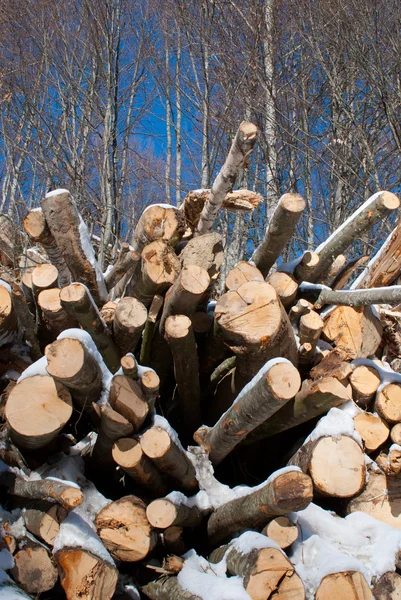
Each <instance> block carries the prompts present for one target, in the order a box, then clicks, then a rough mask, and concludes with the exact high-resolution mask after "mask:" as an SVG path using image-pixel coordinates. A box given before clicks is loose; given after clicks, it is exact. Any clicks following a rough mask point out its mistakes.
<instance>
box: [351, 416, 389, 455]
mask: <svg viewBox="0 0 401 600" xmlns="http://www.w3.org/2000/svg"><path fill="white" fill-rule="evenodd" d="M354 425H355V431H356V432H357V433H358V434H359V435H360V436H361V439H362V441H363V443H364V446H365V450H366V451H367V452H374V451H375V450H377V449H378V448H380V446H382V445H383V444H384V443H385V442H386V441H387V439H388V436H389V434H390V428H389V426H388V425H387V423H386V422H385V421H383V419H381V418H380V417H379V416H378V415H373V414H372V413H369V412H361V413H359V414H358V415H356V416H355V417H354Z"/></svg>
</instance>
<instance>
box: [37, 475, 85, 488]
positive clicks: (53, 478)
mask: <svg viewBox="0 0 401 600" xmlns="http://www.w3.org/2000/svg"><path fill="white" fill-rule="evenodd" d="M45 479H50V480H51V481H56V482H57V483H62V484H64V485H68V487H73V488H75V489H77V490H80V489H81V488H80V487H79V485H78V484H77V483H75V482H74V481H69V480H68V479H60V478H59V477H45Z"/></svg>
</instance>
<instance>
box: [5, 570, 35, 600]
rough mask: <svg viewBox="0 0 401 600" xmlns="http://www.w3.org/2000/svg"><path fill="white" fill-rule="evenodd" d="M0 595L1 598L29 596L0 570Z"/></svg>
mask: <svg viewBox="0 0 401 600" xmlns="http://www.w3.org/2000/svg"><path fill="white" fill-rule="evenodd" d="M0 597H1V600H29V599H30V598H31V596H28V595H27V594H25V592H23V591H22V590H21V589H20V588H18V587H17V586H16V585H15V584H14V582H13V581H12V579H10V577H9V576H8V575H7V574H6V573H5V572H4V571H0Z"/></svg>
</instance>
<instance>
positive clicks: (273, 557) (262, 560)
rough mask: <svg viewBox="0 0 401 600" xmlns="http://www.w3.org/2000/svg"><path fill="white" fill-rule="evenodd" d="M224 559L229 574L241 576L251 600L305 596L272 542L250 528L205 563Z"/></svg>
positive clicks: (293, 570)
mask: <svg viewBox="0 0 401 600" xmlns="http://www.w3.org/2000/svg"><path fill="white" fill-rule="evenodd" d="M222 559H224V561H225V564H226V565H227V570H228V572H229V573H230V574H231V575H238V576H239V577H242V579H243V586H244V588H245V590H246V592H247V593H248V594H249V596H250V598H251V599H252V600H268V599H269V598H272V599H273V598H275V597H276V596H277V597H278V598H283V599H285V598H293V599H294V600H304V599H305V588H304V585H303V583H302V580H301V578H300V577H299V575H297V573H296V572H295V568H294V566H293V565H292V564H291V562H290V561H289V560H288V558H287V557H286V555H285V554H284V552H282V550H280V549H279V548H278V547H277V546H276V544H275V543H274V542H272V541H271V540H269V539H267V538H266V537H265V536H263V535H261V534H260V533H256V532H254V531H247V532H245V533H243V534H242V535H241V536H239V537H238V538H236V539H235V540H233V541H232V542H231V543H230V544H229V545H228V546H222V547H220V548H217V549H216V550H214V551H213V552H212V554H211V555H210V557H209V562H211V563H218V562H220V561H221V560H222Z"/></svg>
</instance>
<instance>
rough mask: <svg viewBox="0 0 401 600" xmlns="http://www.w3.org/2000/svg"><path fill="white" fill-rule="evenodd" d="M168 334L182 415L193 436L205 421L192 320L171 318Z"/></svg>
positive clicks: (187, 428)
mask: <svg viewBox="0 0 401 600" xmlns="http://www.w3.org/2000/svg"><path fill="white" fill-rule="evenodd" d="M165 331H166V338H167V341H168V343H169V345H170V348H171V352H172V355H173V360H174V374H175V380H176V382H177V388H178V394H179V406H180V415H181V418H182V419H183V420H184V422H185V427H186V430H187V432H188V434H191V433H193V432H194V430H195V429H196V428H197V427H198V426H199V425H200V422H201V413H200V382H199V361H198V353H197V350H196V343H195V336H194V332H193V330H192V324H191V319H190V318H189V317H186V316H185V315H174V316H171V317H168V319H167V320H166V325H165Z"/></svg>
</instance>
